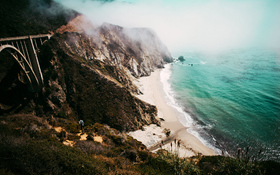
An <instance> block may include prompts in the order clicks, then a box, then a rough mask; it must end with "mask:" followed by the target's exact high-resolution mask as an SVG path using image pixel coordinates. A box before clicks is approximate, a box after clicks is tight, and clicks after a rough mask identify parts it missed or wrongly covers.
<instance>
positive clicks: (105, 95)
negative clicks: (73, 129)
mask: <svg viewBox="0 0 280 175" xmlns="http://www.w3.org/2000/svg"><path fill="white" fill-rule="evenodd" d="M54 33H56V34H54V36H53V37H52V38H51V40H49V41H48V42H46V43H45V44H44V45H43V47H42V48H40V52H39V53H38V55H39V58H40V65H41V69H42V71H43V76H44V81H45V85H44V87H43V90H42V92H40V93H37V94H30V93H27V91H26V90H24V89H27V88H26V85H24V84H23V83H22V82H21V81H18V80H16V79H18V76H17V75H16V74H17V73H18V71H19V69H16V72H15V73H14V74H15V76H13V77H12V78H13V82H14V83H13V87H12V88H11V87H6V86H5V87H3V88H4V90H5V92H7V93H5V94H10V95H11V94H15V93H13V92H21V93H20V95H16V94H15V95H13V97H12V98H11V96H10V95H5V94H1V101H0V103H1V104H0V107H1V109H0V115H9V114H13V113H17V114H18V113H32V114H35V115H37V116H42V117H46V118H49V117H51V118H52V117H57V118H67V119H70V120H75V121H78V119H81V118H82V119H84V121H85V123H86V125H89V124H93V123H103V124H108V125H109V126H111V127H113V128H116V129H118V130H120V131H131V130H136V129H140V128H141V127H142V126H143V125H146V124H151V123H155V124H159V121H158V118H157V109H156V107H155V106H152V105H150V104H147V103H145V102H143V101H141V100H139V99H138V98H136V97H134V95H133V94H134V93H139V90H138V89H137V87H136V86H135V85H134V84H133V79H134V78H137V77H141V76H148V75H150V74H151V72H152V71H154V70H155V69H157V68H161V67H163V66H164V63H166V62H171V60H172V59H171V55H170V53H169V52H168V50H167V48H166V47H165V46H164V45H163V44H162V43H161V41H160V40H159V38H158V37H157V36H156V34H155V33H154V32H153V31H152V30H150V29H145V28H138V29H126V28H123V27H120V26H116V25H112V24H103V25H102V26H99V27H97V26H92V25H91V24H90V22H88V20H87V19H86V18H85V17H84V16H82V15H78V16H76V18H74V19H73V20H71V21H70V22H68V24H66V25H63V26H61V27H60V28H58V29H57V30H56V32H54ZM0 56H1V58H2V57H6V55H3V54H2V55H0ZM7 60H11V59H5V62H6V61H7ZM13 64H14V63H13ZM7 70H12V69H7ZM13 70H14V69H13ZM8 74H9V73H5V77H7V78H10V77H11V76H7V75H8ZM14 74H13V75H14ZM2 80H3V79H2ZM2 80H1V81H2ZM14 80H15V81H14ZM1 84H3V82H1V83H0V85H1ZM4 84H7V83H4ZM1 88H2V86H1ZM3 88H2V89H3ZM17 89H21V91H18V90H17ZM2 97H3V98H4V97H5V99H6V100H5V99H3V98H2ZM7 101H8V102H9V103H7Z"/></svg>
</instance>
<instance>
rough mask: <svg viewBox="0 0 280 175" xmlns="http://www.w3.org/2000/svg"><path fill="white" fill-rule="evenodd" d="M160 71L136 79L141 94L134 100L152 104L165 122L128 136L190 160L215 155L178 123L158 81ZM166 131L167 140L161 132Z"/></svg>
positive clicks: (151, 149)
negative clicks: (199, 155) (198, 156)
mask: <svg viewBox="0 0 280 175" xmlns="http://www.w3.org/2000/svg"><path fill="white" fill-rule="evenodd" d="M161 71H162V69H156V70H155V71H154V72H152V73H151V75H150V76H147V77H141V78H139V79H136V80H135V82H134V83H135V84H136V85H137V86H138V87H139V89H140V90H141V91H142V92H143V94H142V95H136V97H138V98H139V99H141V100H143V101H145V102H147V103H150V104H152V105H155V106H156V107H157V109H158V117H159V118H160V119H163V120H164V121H161V127H158V126H156V125H150V126H145V127H144V131H142V130H138V131H134V132H131V133H129V135H131V136H133V137H134V138H135V139H137V140H139V141H141V142H142V143H143V144H144V145H146V146H147V148H148V149H149V150H150V151H156V150H158V149H159V148H163V149H166V150H168V151H171V152H176V153H178V155H179V156H180V157H191V156H195V155H198V154H202V155H217V153H216V152H215V150H213V149H211V148H209V147H207V146H206V145H204V144H203V143H202V142H201V141H200V140H199V139H198V138H196V137H195V136H194V135H192V134H191V133H189V132H188V131H187V129H188V127H185V126H183V124H182V123H181V122H180V120H179V118H178V115H179V112H178V111H177V110H176V109H175V108H174V107H172V106H170V105H169V104H168V102H167V101H166V99H165V96H166V94H165V92H164V89H163V88H164V87H163V83H162V82H161V79H160V73H161ZM165 128H166V129H170V131H171V133H170V136H169V137H166V134H165V133H164V129H165ZM179 140H180V141H179ZM178 141H179V143H178Z"/></svg>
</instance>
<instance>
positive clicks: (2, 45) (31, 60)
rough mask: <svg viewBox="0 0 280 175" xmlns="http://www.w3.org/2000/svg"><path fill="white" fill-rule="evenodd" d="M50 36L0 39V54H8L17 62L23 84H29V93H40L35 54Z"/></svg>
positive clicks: (39, 78)
mask: <svg viewBox="0 0 280 175" xmlns="http://www.w3.org/2000/svg"><path fill="white" fill-rule="evenodd" d="M51 36H52V35H51V34H43V35H30V36H20V37H10V38H0V53H1V52H8V53H9V54H10V55H11V56H12V57H13V58H14V59H15V60H16V61H17V63H18V64H19V66H20V69H21V70H22V71H23V72H24V74H25V82H26V83H28V84H29V87H28V89H29V91H31V92H38V91H40V90H41V88H42V86H43V84H44V79H43V75H42V72H41V68H40V64H39V60H38V56H37V52H38V51H39V46H40V45H42V44H43V43H44V42H45V41H47V40H49V39H50V38H51Z"/></svg>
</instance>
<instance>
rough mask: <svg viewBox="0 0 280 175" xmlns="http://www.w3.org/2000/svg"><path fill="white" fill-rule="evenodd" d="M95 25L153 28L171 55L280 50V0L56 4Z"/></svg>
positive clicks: (71, 0) (77, 0)
mask: <svg viewBox="0 0 280 175" xmlns="http://www.w3.org/2000/svg"><path fill="white" fill-rule="evenodd" d="M55 1H57V2H60V3H62V4H63V5H65V6H67V7H70V8H72V9H74V10H77V11H79V12H81V13H83V14H85V15H87V16H88V17H89V18H90V19H91V20H92V21H93V22H94V23H95V24H101V23H103V22H109V23H112V24H117V25H120V26H124V27H149V28H152V29H153V30H154V31H156V33H157V34H158V36H159V37H160V38H161V40H162V41H163V42H164V43H165V44H166V45H167V47H168V48H169V50H170V51H171V52H176V51H184V50H206V51H219V50H224V49H233V48H244V47H256V46H257V47H278V48H280V0H115V1H111V2H107V3H104V2H102V1H94V0H55Z"/></svg>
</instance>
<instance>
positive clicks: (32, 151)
mask: <svg viewBox="0 0 280 175" xmlns="http://www.w3.org/2000/svg"><path fill="white" fill-rule="evenodd" d="M21 137H22V136H21ZM21 137H14V136H11V135H6V136H5V137H4V138H3V137H2V138H1V142H0V147H1V149H0V164H1V167H0V169H7V170H10V171H12V172H13V173H16V174H107V173H108V170H107V168H106V165H105V163H103V162H101V161H99V160H97V159H94V158H92V157H89V156H87V155H86V154H84V153H83V152H81V151H80V150H78V149H76V148H72V147H69V146H65V145H63V144H60V143H58V142H48V141H34V140H28V142H23V139H20V138H21ZM7 140H10V141H8V142H7ZM11 140H12V141H11ZM19 140H22V141H21V142H20V141H19ZM15 143H16V144H15Z"/></svg>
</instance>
